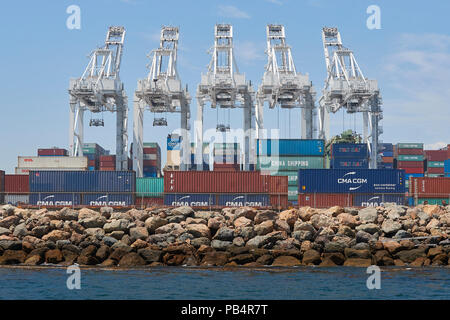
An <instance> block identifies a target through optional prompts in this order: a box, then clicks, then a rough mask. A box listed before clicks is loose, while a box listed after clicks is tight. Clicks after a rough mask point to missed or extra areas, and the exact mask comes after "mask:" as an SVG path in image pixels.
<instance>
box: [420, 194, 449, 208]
mask: <svg viewBox="0 0 450 320" xmlns="http://www.w3.org/2000/svg"><path fill="white" fill-rule="evenodd" d="M413 201H414V203H415V199H414V198H413ZM425 202H426V203H427V204H437V205H440V206H442V205H448V204H449V203H450V196H449V197H447V198H418V199H417V204H425Z"/></svg>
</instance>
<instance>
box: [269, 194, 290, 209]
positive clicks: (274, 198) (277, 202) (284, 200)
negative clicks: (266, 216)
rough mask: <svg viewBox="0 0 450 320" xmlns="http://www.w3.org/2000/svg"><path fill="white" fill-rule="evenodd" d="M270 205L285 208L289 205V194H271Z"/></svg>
mask: <svg viewBox="0 0 450 320" xmlns="http://www.w3.org/2000/svg"><path fill="white" fill-rule="evenodd" d="M270 205H271V206H272V207H274V208H280V209H285V208H287V207H288V196H287V195H271V196H270Z"/></svg>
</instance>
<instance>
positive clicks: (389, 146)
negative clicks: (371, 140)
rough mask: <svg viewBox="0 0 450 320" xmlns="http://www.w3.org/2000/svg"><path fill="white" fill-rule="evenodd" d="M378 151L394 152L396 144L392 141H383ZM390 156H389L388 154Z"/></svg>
mask: <svg viewBox="0 0 450 320" xmlns="http://www.w3.org/2000/svg"><path fill="white" fill-rule="evenodd" d="M378 151H380V152H394V145H393V144H392V143H381V144H380V145H379V148H378ZM387 157H389V156H387Z"/></svg>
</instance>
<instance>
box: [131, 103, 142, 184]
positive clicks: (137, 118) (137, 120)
mask: <svg viewBox="0 0 450 320" xmlns="http://www.w3.org/2000/svg"><path fill="white" fill-rule="evenodd" d="M133 110H134V119H133V149H132V150H133V170H134V171H136V177H143V175H144V171H143V164H144V160H143V147H144V142H143V136H144V132H143V126H144V108H143V106H142V103H141V101H140V100H139V99H138V98H137V97H136V95H135V96H134V100H133Z"/></svg>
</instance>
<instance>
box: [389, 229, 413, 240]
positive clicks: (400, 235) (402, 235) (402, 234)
mask: <svg viewBox="0 0 450 320" xmlns="http://www.w3.org/2000/svg"><path fill="white" fill-rule="evenodd" d="M410 237H412V235H411V233H409V232H408V231H405V230H398V231H397V233H396V234H395V236H394V237H393V238H394V239H404V238H410Z"/></svg>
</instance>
